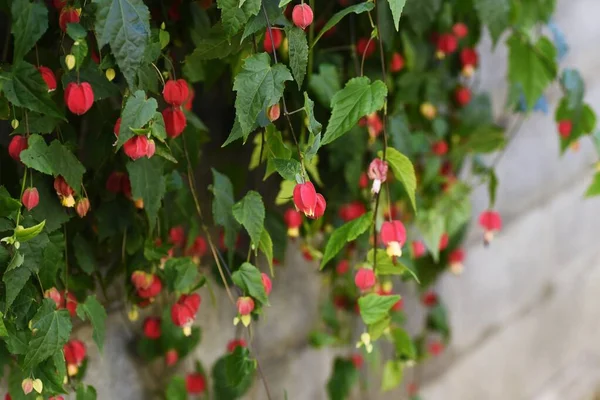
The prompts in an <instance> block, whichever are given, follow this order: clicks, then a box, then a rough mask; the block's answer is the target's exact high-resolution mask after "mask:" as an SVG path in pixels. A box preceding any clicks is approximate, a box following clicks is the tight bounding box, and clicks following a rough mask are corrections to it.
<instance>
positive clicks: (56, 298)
mask: <svg viewBox="0 0 600 400" xmlns="http://www.w3.org/2000/svg"><path fill="white" fill-rule="evenodd" d="M44 298H46V299H51V300H52V301H53V302H54V304H56V308H57V309H60V308H62V307H63V297H62V295H61V294H60V292H59V291H58V289H56V288H55V287H52V288H50V289H47V290H46V291H45V292H44Z"/></svg>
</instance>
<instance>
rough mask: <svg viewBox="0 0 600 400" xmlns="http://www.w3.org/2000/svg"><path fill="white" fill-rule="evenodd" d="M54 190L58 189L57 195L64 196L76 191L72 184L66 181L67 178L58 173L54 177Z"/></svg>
mask: <svg viewBox="0 0 600 400" xmlns="http://www.w3.org/2000/svg"><path fill="white" fill-rule="evenodd" d="M54 190H55V191H56V194H57V195H59V196H64V197H67V196H72V195H73V194H74V193H75V192H74V191H73V189H72V188H71V186H69V184H68V183H67V182H66V181H65V178H63V177H62V176H61V175H58V176H57V177H56V178H55V179H54Z"/></svg>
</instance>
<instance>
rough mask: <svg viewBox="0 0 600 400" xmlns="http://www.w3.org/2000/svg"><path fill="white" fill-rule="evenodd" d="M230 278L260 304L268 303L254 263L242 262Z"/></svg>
mask: <svg viewBox="0 0 600 400" xmlns="http://www.w3.org/2000/svg"><path fill="white" fill-rule="evenodd" d="M231 278H232V280H233V282H234V283H235V284H236V286H238V287H239V288H240V289H242V290H243V291H244V293H245V294H247V295H249V296H252V297H253V298H255V299H256V300H258V301H259V302H260V303H261V304H269V299H268V298H267V293H266V292H265V288H264V286H263V284H262V277H261V275H260V271H259V270H258V268H256V267H255V266H254V265H252V264H250V263H247V262H245V263H243V264H242V265H241V266H240V269H238V270H237V271H235V272H234V273H233V274H232V277H231Z"/></svg>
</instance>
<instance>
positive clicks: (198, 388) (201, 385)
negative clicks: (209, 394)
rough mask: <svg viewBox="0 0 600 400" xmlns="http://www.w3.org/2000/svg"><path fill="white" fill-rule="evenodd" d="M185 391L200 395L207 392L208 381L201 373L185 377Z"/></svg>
mask: <svg viewBox="0 0 600 400" xmlns="http://www.w3.org/2000/svg"><path fill="white" fill-rule="evenodd" d="M185 389H186V390H187V392H188V393H189V394H200V393H203V392H204V391H205V390H206V380H205V379H204V376H203V375H202V374H200V373H199V372H196V373H193V374H188V375H187V376H186V377H185Z"/></svg>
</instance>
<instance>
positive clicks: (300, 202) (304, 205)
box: [293, 182, 317, 218]
mask: <svg viewBox="0 0 600 400" xmlns="http://www.w3.org/2000/svg"><path fill="white" fill-rule="evenodd" d="M293 198H294V205H295V206H296V210H298V211H301V212H303V213H304V215H306V216H307V217H311V218H312V217H314V215H315V209H316V208H317V191H316V190H315V187H314V186H313V184H312V183H311V182H305V183H298V184H296V186H295V187H294V193H293Z"/></svg>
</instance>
